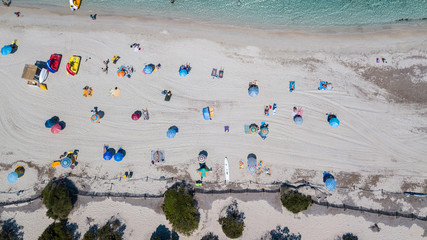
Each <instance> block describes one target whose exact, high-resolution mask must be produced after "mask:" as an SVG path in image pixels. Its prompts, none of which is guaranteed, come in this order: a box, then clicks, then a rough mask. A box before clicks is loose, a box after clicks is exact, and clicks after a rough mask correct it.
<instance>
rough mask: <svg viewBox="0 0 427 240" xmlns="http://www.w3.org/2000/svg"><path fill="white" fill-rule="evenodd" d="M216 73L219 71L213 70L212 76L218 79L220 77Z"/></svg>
mask: <svg viewBox="0 0 427 240" xmlns="http://www.w3.org/2000/svg"><path fill="white" fill-rule="evenodd" d="M216 72H217V69H216V68H212V73H211V76H212V77H213V78H216V77H218V76H217V75H216Z"/></svg>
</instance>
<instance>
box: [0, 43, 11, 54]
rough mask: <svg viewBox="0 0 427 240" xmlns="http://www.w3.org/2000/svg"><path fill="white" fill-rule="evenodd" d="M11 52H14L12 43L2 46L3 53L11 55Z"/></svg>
mask: <svg viewBox="0 0 427 240" xmlns="http://www.w3.org/2000/svg"><path fill="white" fill-rule="evenodd" d="M11 52H12V46H11V45H6V46H4V47H2V49H1V54H2V55H9V54H10V53H11Z"/></svg>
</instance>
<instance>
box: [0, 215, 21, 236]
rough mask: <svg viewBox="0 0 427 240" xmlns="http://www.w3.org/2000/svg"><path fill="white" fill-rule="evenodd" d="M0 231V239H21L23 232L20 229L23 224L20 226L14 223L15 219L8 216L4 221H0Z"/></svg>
mask: <svg viewBox="0 0 427 240" xmlns="http://www.w3.org/2000/svg"><path fill="white" fill-rule="evenodd" d="M0 225H1V232H0V239H5V240H9V239H14V240H23V239H24V232H23V231H22V229H23V228H24V227H23V226H20V225H18V224H17V223H16V220H15V219H13V218H9V219H7V220H6V221H0Z"/></svg>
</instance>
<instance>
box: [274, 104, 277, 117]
mask: <svg viewBox="0 0 427 240" xmlns="http://www.w3.org/2000/svg"><path fill="white" fill-rule="evenodd" d="M276 112H277V104H273V115H276Z"/></svg>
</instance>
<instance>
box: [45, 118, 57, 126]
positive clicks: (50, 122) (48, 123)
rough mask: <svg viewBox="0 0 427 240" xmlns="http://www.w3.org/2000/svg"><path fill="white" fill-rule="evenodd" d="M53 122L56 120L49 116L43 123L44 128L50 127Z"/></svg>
mask: <svg viewBox="0 0 427 240" xmlns="http://www.w3.org/2000/svg"><path fill="white" fill-rule="evenodd" d="M55 123H56V121H55V120H54V119H53V118H51V119H49V120H47V121H46V122H45V123H44V126H45V127H46V128H51V127H52V126H53V125H55Z"/></svg>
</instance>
